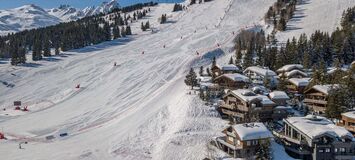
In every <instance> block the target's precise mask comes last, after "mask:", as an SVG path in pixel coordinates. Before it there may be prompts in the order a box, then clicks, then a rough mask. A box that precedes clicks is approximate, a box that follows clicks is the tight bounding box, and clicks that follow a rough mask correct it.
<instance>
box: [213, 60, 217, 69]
mask: <svg viewBox="0 0 355 160" xmlns="http://www.w3.org/2000/svg"><path fill="white" fill-rule="evenodd" d="M216 65H217V62H216V57H213V59H212V68H213V67H215V66H216Z"/></svg>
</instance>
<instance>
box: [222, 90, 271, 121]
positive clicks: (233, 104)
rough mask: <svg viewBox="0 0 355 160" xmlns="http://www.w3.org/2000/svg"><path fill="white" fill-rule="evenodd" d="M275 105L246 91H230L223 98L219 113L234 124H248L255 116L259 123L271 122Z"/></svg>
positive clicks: (264, 97)
mask: <svg viewBox="0 0 355 160" xmlns="http://www.w3.org/2000/svg"><path fill="white" fill-rule="evenodd" d="M274 106H275V103H274V102H273V101H271V100H270V99H269V98H268V97H267V96H263V95H256V94H255V93H254V92H252V91H251V90H248V89H238V90H230V91H228V92H227V94H226V95H225V96H224V97H223V103H222V104H221V105H220V111H221V112H222V113H223V114H225V115H228V116H229V117H231V118H234V119H235V120H236V122H238V123H242V122H250V121H253V117H254V118H255V116H256V115H257V119H259V120H260V121H269V120H272V111H273V107H274Z"/></svg>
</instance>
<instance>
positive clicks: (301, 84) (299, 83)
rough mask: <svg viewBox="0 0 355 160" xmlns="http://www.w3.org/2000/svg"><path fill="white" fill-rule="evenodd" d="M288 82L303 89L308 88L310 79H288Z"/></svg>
mask: <svg viewBox="0 0 355 160" xmlns="http://www.w3.org/2000/svg"><path fill="white" fill-rule="evenodd" d="M288 81H289V82H290V83H292V84H294V85H296V86H297V87H305V86H308V84H309V81H310V78H290V79H289V80H288Z"/></svg>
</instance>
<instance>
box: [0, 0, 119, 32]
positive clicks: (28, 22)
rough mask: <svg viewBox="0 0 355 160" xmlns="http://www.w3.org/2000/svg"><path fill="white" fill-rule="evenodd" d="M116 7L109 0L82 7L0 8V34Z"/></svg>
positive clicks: (47, 24) (71, 19)
mask: <svg viewBox="0 0 355 160" xmlns="http://www.w3.org/2000/svg"><path fill="white" fill-rule="evenodd" d="M118 7H119V4H118V1H117V0H111V1H109V2H102V3H101V4H100V5H98V6H91V7H86V8H84V9H78V8H74V7H72V6H70V5H60V6H59V7H57V8H52V9H44V8H42V7H40V6H37V5H35V4H28V5H23V6H21V7H17V8H13V9H6V10H0V35H6V34H8V33H15V32H19V31H23V30H27V29H35V28H41V27H46V26H51V25H55V24H58V23H61V22H69V21H75V20H78V19H81V18H84V17H87V16H92V15H96V14H99V13H108V12H110V11H112V10H113V9H115V8H118Z"/></svg>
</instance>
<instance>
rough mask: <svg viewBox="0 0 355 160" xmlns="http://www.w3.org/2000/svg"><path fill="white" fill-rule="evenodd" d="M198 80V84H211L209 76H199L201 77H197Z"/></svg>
mask: <svg viewBox="0 0 355 160" xmlns="http://www.w3.org/2000/svg"><path fill="white" fill-rule="evenodd" d="M198 79H199V80H200V82H211V81H212V77H210V76H201V77H198Z"/></svg>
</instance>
